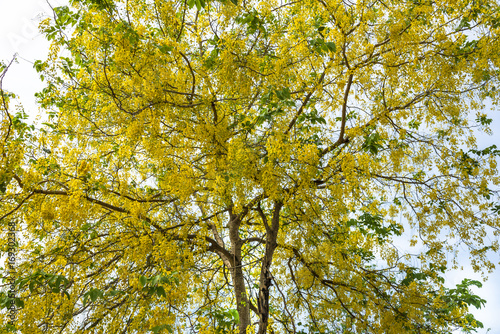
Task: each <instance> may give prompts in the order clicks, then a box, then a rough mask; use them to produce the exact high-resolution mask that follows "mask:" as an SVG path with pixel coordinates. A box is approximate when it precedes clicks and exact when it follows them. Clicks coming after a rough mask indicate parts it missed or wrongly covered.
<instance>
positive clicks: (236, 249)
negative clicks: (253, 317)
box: [229, 212, 250, 334]
mask: <svg viewBox="0 0 500 334" xmlns="http://www.w3.org/2000/svg"><path fill="white" fill-rule="evenodd" d="M229 218H230V221H229V239H230V241H231V252H232V254H233V261H232V262H233V266H232V267H231V278H232V280H233V286H234V293H235V297H236V309H237V311H238V315H239V317H240V323H239V330H240V334H246V331H247V327H248V326H249V325H250V304H249V301H248V296H247V291H246V287H245V278H244V276H243V267H242V265H241V264H242V263H241V245H242V240H241V238H240V234H239V228H240V224H241V219H240V217H239V216H238V215H235V214H233V213H231V212H230V214H229Z"/></svg>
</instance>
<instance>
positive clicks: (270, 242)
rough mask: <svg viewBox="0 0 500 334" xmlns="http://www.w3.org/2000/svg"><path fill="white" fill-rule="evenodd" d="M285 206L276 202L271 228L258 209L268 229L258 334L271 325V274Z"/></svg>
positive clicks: (258, 303) (260, 293)
mask: <svg viewBox="0 0 500 334" xmlns="http://www.w3.org/2000/svg"><path fill="white" fill-rule="evenodd" d="M282 206H283V204H281V203H279V202H276V203H275V205H274V211H273V218H272V221H271V226H269V224H268V222H267V218H266V216H265V214H264V212H263V211H262V210H261V208H260V206H259V208H258V210H259V213H260V215H261V218H262V221H263V223H264V225H265V227H266V252H265V254H264V257H263V259H262V266H261V271H260V282H259V296H258V297H257V308H258V312H259V318H260V319H259V331H258V334H265V333H267V327H268V324H269V289H270V287H271V285H272V275H271V272H270V268H271V264H272V262H273V255H274V250H275V249H276V246H277V239H278V231H279V227H280V222H279V219H280V211H281V207H282Z"/></svg>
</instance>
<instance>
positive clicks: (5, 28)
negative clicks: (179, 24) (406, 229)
mask: <svg viewBox="0 0 500 334" xmlns="http://www.w3.org/2000/svg"><path fill="white" fill-rule="evenodd" d="M50 3H51V4H52V5H53V6H57V5H62V4H63V3H64V0H50ZM47 15H51V9H50V7H49V6H48V5H47V2H46V1H45V0H19V1H12V0H0V60H2V61H3V62H9V61H10V60H11V59H12V58H13V57H14V55H15V54H17V60H18V61H17V63H15V64H14V65H13V66H12V67H11V69H10V70H9V72H8V74H7V76H6V78H5V81H4V88H6V89H7V90H9V91H11V92H14V93H15V94H17V95H18V96H19V97H20V100H21V101H22V104H23V106H24V109H25V111H26V112H27V113H28V114H29V115H30V116H31V117H30V118H31V119H34V117H35V115H37V114H38V113H39V112H38V107H37V105H36V103H35V98H34V94H35V93H36V92H38V91H40V90H41V89H42V88H43V83H42V82H41V81H40V80H39V78H38V74H37V73H36V72H35V70H34V69H33V63H34V61H35V60H38V59H40V60H44V59H45V57H46V55H47V52H48V43H47V42H46V41H45V39H44V37H43V36H42V35H41V34H40V33H39V32H38V28H37V27H38V23H39V22H40V20H41V19H42V18H43V17H47ZM488 114H489V116H490V118H492V119H493V123H492V130H493V133H494V134H495V133H496V134H497V135H496V138H497V139H495V135H493V136H488V135H485V134H480V135H478V146H479V147H480V148H484V147H487V146H490V145H493V144H497V145H498V146H500V139H499V138H500V136H499V135H498V133H499V132H500V111H499V110H495V111H493V112H490V111H489V112H488ZM462 258H463V263H464V270H461V271H453V272H448V273H447V274H446V275H445V278H446V280H447V285H448V287H450V288H451V287H454V286H455V285H456V284H459V283H460V282H461V281H462V279H463V278H472V279H477V280H480V281H482V278H481V276H480V275H478V274H475V273H474V272H473V271H472V269H471V268H470V267H469V266H468V265H467V262H468V259H467V257H465V256H462ZM493 260H494V261H495V262H496V263H497V264H498V263H499V256H498V254H497V256H496V258H495V259H493ZM499 267H500V266H499ZM474 292H475V293H476V294H478V295H479V296H480V297H482V298H483V299H486V300H487V304H486V306H485V307H484V308H483V309H481V310H477V311H474V310H472V311H473V313H474V315H475V316H476V318H477V319H479V320H480V321H482V322H483V324H484V329H483V330H479V331H478V333H487V329H488V328H491V330H490V331H489V332H488V333H489V334H500V320H499V315H500V268H499V269H498V270H496V272H494V273H493V274H491V275H490V276H489V279H488V281H486V282H483V288H482V289H475V290H474Z"/></svg>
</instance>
